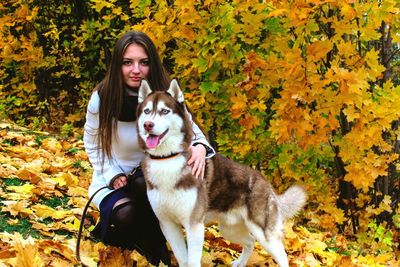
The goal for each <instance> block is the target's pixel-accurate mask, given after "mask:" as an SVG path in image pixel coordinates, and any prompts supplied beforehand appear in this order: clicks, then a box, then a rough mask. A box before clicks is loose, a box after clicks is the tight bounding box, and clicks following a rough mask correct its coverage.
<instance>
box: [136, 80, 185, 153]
mask: <svg viewBox="0 0 400 267" xmlns="http://www.w3.org/2000/svg"><path fill="white" fill-rule="evenodd" d="M138 98H139V100H138V102H139V105H138V109H137V130H138V136H139V145H140V146H141V147H142V148H143V149H144V150H145V151H147V152H148V153H150V154H151V155H154V156H168V155H171V154H174V153H178V152H183V151H185V150H186V149H187V148H188V147H189V145H190V140H191V138H192V131H191V124H190V122H189V119H188V116H187V111H186V108H185V104H184V98H183V93H182V91H181V89H180V87H179V85H178V82H177V81H176V80H172V81H171V83H170V86H169V88H168V90H167V91H166V92H164V91H154V92H153V91H152V90H151V88H150V86H149V84H148V83H147V82H146V81H145V80H143V81H142V83H141V85H140V88H139V97H138Z"/></svg>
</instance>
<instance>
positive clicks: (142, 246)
mask: <svg viewBox="0 0 400 267" xmlns="http://www.w3.org/2000/svg"><path fill="white" fill-rule="evenodd" d="M141 200H142V201H136V200H135V199H130V198H123V199H121V200H119V201H117V203H116V204H115V205H114V207H113V211H112V217H111V228H112V232H113V235H114V237H115V240H116V241H117V242H118V246H120V247H123V248H129V249H136V250H138V251H139V252H140V253H141V254H142V255H144V256H145V257H146V258H147V260H148V261H149V262H150V263H151V264H153V265H156V266H157V265H158V264H159V262H160V261H162V262H163V263H164V264H166V265H168V266H169V265H170V260H171V259H170V253H169V251H168V249H167V246H166V241H165V238H164V236H163V234H162V232H161V229H160V227H159V224H158V220H157V218H156V217H155V214H154V213H153V211H152V209H151V206H150V203H149V202H148V200H147V198H145V199H141Z"/></svg>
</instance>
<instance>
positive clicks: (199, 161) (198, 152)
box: [187, 145, 206, 179]
mask: <svg viewBox="0 0 400 267" xmlns="http://www.w3.org/2000/svg"><path fill="white" fill-rule="evenodd" d="M189 150H190V151H191V154H192V155H191V157H190V159H189V160H188V162H187V164H188V165H189V166H192V175H193V176H194V177H196V179H203V177H204V169H205V166H206V165H205V164H206V148H205V147H204V146H203V145H197V146H190V147H189Z"/></svg>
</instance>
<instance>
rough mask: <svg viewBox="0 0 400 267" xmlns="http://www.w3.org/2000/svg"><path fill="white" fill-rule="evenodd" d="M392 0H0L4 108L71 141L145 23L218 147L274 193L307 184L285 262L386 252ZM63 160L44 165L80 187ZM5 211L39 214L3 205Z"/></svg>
mask: <svg viewBox="0 0 400 267" xmlns="http://www.w3.org/2000/svg"><path fill="white" fill-rule="evenodd" d="M399 8H400V5H399V3H398V1H395V0H382V1H361V0H360V1H359V0H355V1H354V0H348V1H345V0H338V1H332V0H320V1H318V0H309V1H305V0H294V1H274V0H271V1H239V0H233V1H226V0H225V1H222V0H214V1H207V0H206V1H194V0H176V1H166V0H165V1H162V0H159V1H149V0H138V1H133V0H132V1H118V0H90V1H70V0H65V1H55V0H49V1H43V0H22V1H21V0H8V1H1V3H0V27H1V31H0V36H1V38H0V58H1V61H0V97H1V103H0V112H1V113H2V114H4V115H3V117H6V116H5V114H7V117H8V118H10V119H12V120H13V121H15V122H17V123H18V124H20V125H21V124H23V125H29V128H30V129H42V130H44V129H46V130H52V131H54V130H57V131H58V132H59V133H60V135H59V136H60V137H62V138H63V139H65V138H67V137H68V136H72V135H73V133H74V134H75V136H78V139H79V134H80V132H79V131H80V130H76V129H79V128H80V127H81V126H82V124H83V122H84V113H85V108H86V104H87V101H88V97H89V95H90V93H91V91H92V89H93V88H94V86H95V85H96V83H97V82H99V81H100V80H101V78H102V77H103V75H104V72H105V68H106V66H107V64H108V62H109V60H110V55H111V54H110V53H111V49H112V46H113V44H114V42H115V40H116V39H117V38H118V36H120V35H121V34H122V33H123V32H126V31H128V30H130V29H136V30H141V31H144V32H146V33H147V34H148V35H150V36H151V37H152V39H153V40H154V41H155V43H156V45H157V47H158V48H159V51H160V54H161V56H162V58H163V61H164V64H165V65H166V67H167V68H168V70H169V71H170V73H171V75H172V76H173V77H176V78H177V79H178V80H179V82H180V84H181V86H182V88H185V97H186V100H187V103H188V105H189V106H190V109H191V110H192V111H193V113H194V115H195V116H196V118H197V120H198V121H199V123H200V124H201V125H202V126H203V127H204V129H205V130H206V131H207V132H208V134H209V137H210V140H211V142H212V144H213V145H214V146H215V147H216V149H217V150H218V151H219V152H220V153H222V154H225V155H227V156H229V157H231V158H233V159H235V160H238V161H241V162H245V163H246V164H249V165H252V166H253V167H254V168H258V169H260V170H262V171H263V172H264V173H265V174H266V177H267V178H268V179H270V180H271V181H272V183H273V184H274V186H275V188H277V191H278V192H282V191H284V190H285V189H286V188H287V187H288V186H289V185H290V184H293V183H295V182H297V183H301V184H303V185H304V186H305V187H306V188H307V191H308V205H307V208H306V210H305V211H304V212H303V213H302V214H301V215H300V216H299V218H298V219H297V220H296V225H298V226H297V227H301V228H296V229H295V232H293V233H292V232H290V230H288V231H289V237H288V238H289V239H288V240H287V241H286V242H287V243H286V245H288V246H289V247H290V249H289V250H290V253H292V254H290V253H289V254H290V255H291V257H292V258H291V263H293V265H295V264H297V266H314V265H316V264H317V263H319V264H322V265H325V266H340V264H339V263H341V264H342V263H344V262H340V261H342V260H343V261H348V262H347V263H349V264H354V265H355V266H364V265H363V264H366V265H368V263H367V262H368V261H372V262H374V261H375V263H376V262H378V263H379V264H380V263H382V264H383V263H384V262H390V263H393V262H395V261H396V256H397V257H398V256H399V255H398V251H399V228H400V216H399V210H400V207H399V201H400V197H399V196H400V176H399V168H400V165H399V158H398V156H399V149H400V143H399V137H398V134H399V118H400V105H399V103H400V85H399V84H400V79H399V77H400V67H399V66H400V65H399V64H400V46H399V43H400V32H399V27H400V19H399V12H400V9H399ZM6 135H7V134H4V136H6ZM24 144H25V143H24ZM36 148H38V147H36ZM36 148H35V149H36ZM2 149H3V150H2V151H1V152H2V153H3V152H4V153H6V154H5V155H8V154H7V153H11V152H8V151H9V150H4V148H2ZM21 149H22V148H21ZM60 149H61V148H60ZM60 151H62V149H61V150H60ZM56 152H57V151H53V150H50V152H49V153H55V154H54V155H56V156H57V153H56ZM58 152H59V151H58ZM32 153H34V152H32ZM36 153H39V152H36ZM82 153H83V152H82ZM12 155H14V154H11V155H10V157H12ZM81 156H82V157H83V158H82V159H80V160H82V162H84V164H87V162H86V159H85V158H84V156H83V155H81ZM49 157H50V156H49ZM1 159H2V160H4V158H1ZM21 160H22V161H24V164H35V163H34V162H35V160H34V159H33V158H28V157H23V158H22V159H21ZM32 162H33V163H32ZM2 164H5V163H4V161H2ZM7 164H9V163H7ZM60 164H61V163H60ZM85 166H86V165H85ZM14 168H16V170H15V173H13V174H12V175H14V176H15V177H18V178H20V179H23V180H29V179H33V180H34V182H31V183H33V184H35V185H37V184H38V183H40V182H42V179H43V174H42V172H39V174H37V175H36V176H31V174H29V173H28V174H24V169H23V168H22V167H21V166H20V165H16V166H14ZM85 168H87V169H88V171H90V166H87V167H85ZM61 172H62V168H58V169H57V168H56V169H55V170H54V171H46V172H45V173H46V174H48V175H50V176H51V177H52V178H53V179H56V178H59V176H65V177H64V178H63V179H69V181H70V182H71V183H75V184H73V186H72V187H73V188H75V187H74V186H77V184H76V183H78V181H77V180H79V179H78V178H76V177H75V178H66V176H68V172H66V173H67V174H66V173H65V172H62V173H61ZM10 175H11V174H8V173H4V172H2V173H0V177H1V178H3V179H7V178H10ZM24 175H27V176H24ZM75 175H78V174H75ZM79 175H81V174H80V173H79ZM14 176H11V177H14ZM26 177H28V178H29V179H26ZM80 183H81V182H80ZM25 186H26V185H25ZM85 186H87V184H80V187H79V188H80V190H85V188H87V187H85ZM33 188H35V187H33ZM19 190H23V189H19ZM64 193H65V192H64ZM80 194H81V195H80V196H81V197H82V196H85V192H81V191H80ZM55 196H57V197H61V196H62V194H61V195H55ZM1 198H2V199H1V200H2V201H3V202H4V201H8V199H9V196H6V197H5V196H1ZM29 200H30V201H33V200H32V199H31V198H30V199H29ZM82 202H84V201H83V200H82V199H81V200H80V203H79V204H76V206H77V207H79V208H81V207H82ZM21 208H22V207H21ZM43 208H44V207H43ZM44 209H45V208H44ZM29 210H30V211H31V212H35V213H37V212H39V211H38V210H34V209H33V207H30V208H29ZM2 213H6V214H9V215H10V216H14V217H16V218H20V217H21V216H22V217H26V216H33V215H29V214H24V213H23V212H22V213H21V214H20V213H19V212H16V213H15V212H14V213H13V212H12V210H7V207H6V206H5V207H4V208H3V210H2ZM70 215H71V217H70V218H71V220H72V218H73V217H75V218H79V216H80V215H79V212H75V213H71V214H70ZM53 219H56V218H53ZM75 224H76V222H75ZM67 228H68V227H67ZM289 228H290V227H289ZM67 231H69V230H67ZM210 231H211V230H210ZM71 232H74V230H71ZM290 233H292V234H293V235H295V236H296V237H295V238H294V239H291V238H292V237H293V236H292V237H291V236H290ZM316 235H318V236H316ZM307 238H309V239H307ZM305 240H306V241H305ZM221 242H222V241H221ZM313 242H314V243H318V242H321V243H318V244H316V246H317V245H319V246H317V247H318V251H313V252H312V253H311V254H305V253H306V251H307V250H308V251H310V248H309V247H308V246H311V245H310V244H312V243H313ZM352 242H354V244H353V243H352ZM355 244H357V245H355ZM353 246H355V247H356V248H357V249H351V248H350V247H353ZM311 250H312V249H311ZM96 253H97V252H96ZM261 253H262V252H261ZM295 253H300V254H298V255H297V254H296V255H295ZM324 253H335V254H333V255H336V257H337V258H336V260H335V259H333V258H332V257H328V256H323V255H325V254H324ZM346 253H350V254H351V255H347V256H348V257H347V258H345V257H344V255H345V254H346ZM355 254H358V255H357V257H356V256H355ZM388 255H391V256H388ZM296 257H297V260H295V258H296ZM362 257H370V258H369V259H368V260H367V259H365V261H364V260H361V258H362ZM378 257H381V258H379V259H378ZM314 261H315V262H314ZM357 264H359V265H357Z"/></svg>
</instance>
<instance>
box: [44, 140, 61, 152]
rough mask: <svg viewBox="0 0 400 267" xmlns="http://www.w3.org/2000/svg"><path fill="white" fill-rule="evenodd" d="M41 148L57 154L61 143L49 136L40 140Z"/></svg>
mask: <svg viewBox="0 0 400 267" xmlns="http://www.w3.org/2000/svg"><path fill="white" fill-rule="evenodd" d="M42 148H43V149H46V150H48V151H50V152H52V153H56V154H57V153H59V152H60V151H61V150H62V145H61V143H60V142H59V141H58V140H57V139H56V138H53V137H49V138H46V139H44V140H42Z"/></svg>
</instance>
